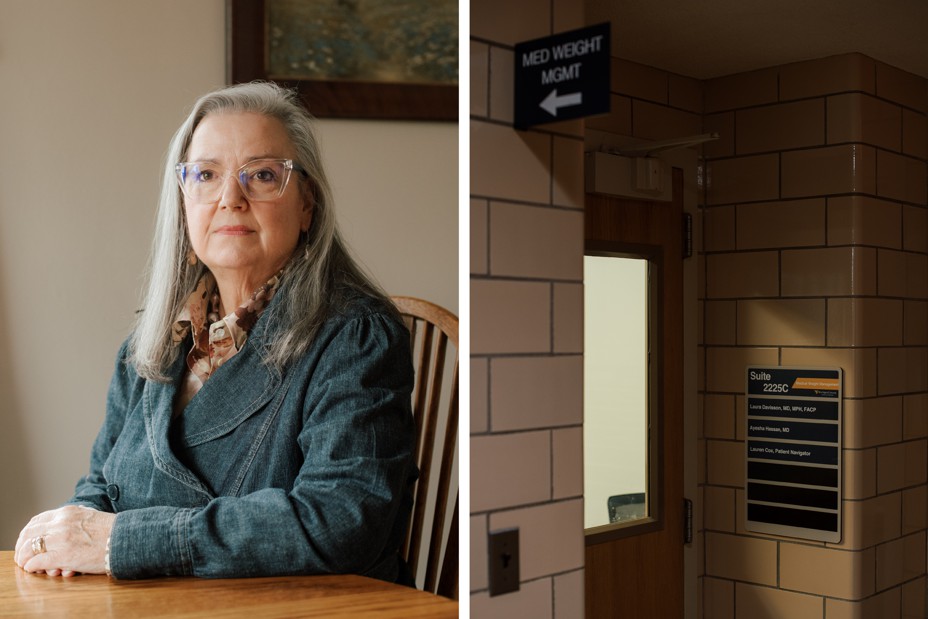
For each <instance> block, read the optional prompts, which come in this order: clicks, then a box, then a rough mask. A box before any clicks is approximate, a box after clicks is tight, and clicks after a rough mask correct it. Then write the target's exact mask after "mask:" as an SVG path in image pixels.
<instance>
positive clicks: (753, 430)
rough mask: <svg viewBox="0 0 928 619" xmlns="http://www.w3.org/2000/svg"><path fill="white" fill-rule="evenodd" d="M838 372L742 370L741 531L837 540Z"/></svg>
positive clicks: (839, 486)
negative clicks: (744, 385)
mask: <svg viewBox="0 0 928 619" xmlns="http://www.w3.org/2000/svg"><path fill="white" fill-rule="evenodd" d="M841 380H842V372H841V370H840V369H839V368H794V367H758V366H751V367H748V368H747V389H746V394H745V395H746V397H745V404H746V406H745V409H746V410H745V421H746V423H745V425H746V426H747V440H746V441H745V448H746V449H745V454H746V457H747V466H746V470H745V480H746V481H745V492H744V497H745V510H744V511H745V520H746V522H745V529H747V530H748V531H758V532H761V533H773V534H775V535H789V536H792V537H802V538H805V539H811V540H816V541H820V542H834V543H837V542H840V541H841Z"/></svg>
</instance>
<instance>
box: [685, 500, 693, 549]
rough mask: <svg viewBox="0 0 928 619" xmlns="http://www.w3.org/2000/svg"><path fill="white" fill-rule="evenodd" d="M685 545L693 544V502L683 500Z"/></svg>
mask: <svg viewBox="0 0 928 619" xmlns="http://www.w3.org/2000/svg"><path fill="white" fill-rule="evenodd" d="M683 543H684V544H692V543H693V501H692V500H690V499H683Z"/></svg>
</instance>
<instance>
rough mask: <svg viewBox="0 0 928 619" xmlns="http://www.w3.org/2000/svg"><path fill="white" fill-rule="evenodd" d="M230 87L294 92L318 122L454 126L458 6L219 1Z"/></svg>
mask: <svg viewBox="0 0 928 619" xmlns="http://www.w3.org/2000/svg"><path fill="white" fill-rule="evenodd" d="M226 11H227V20H228V24H227V37H228V41H227V53H228V58H227V73H228V75H227V77H228V81H229V82H230V83H239V82H249V81H252V80H256V79H265V80H273V81H275V82H277V83H280V84H282V85H284V86H288V87H291V88H295V89H297V91H298V92H299V93H300V96H301V97H302V99H303V102H304V103H305V104H306V106H307V107H308V108H309V111H310V112H311V113H312V114H313V115H315V116H317V117H321V118H326V117H328V118H371V119H374V118H378V119H397V120H433V121H457V119H458V3H457V0H227V5H226Z"/></svg>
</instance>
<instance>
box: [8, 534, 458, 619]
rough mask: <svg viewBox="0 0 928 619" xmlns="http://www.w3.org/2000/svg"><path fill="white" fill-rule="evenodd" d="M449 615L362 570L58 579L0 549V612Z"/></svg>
mask: <svg viewBox="0 0 928 619" xmlns="http://www.w3.org/2000/svg"><path fill="white" fill-rule="evenodd" d="M30 616H42V617H93V618H94V619H103V618H104V617H119V618H122V617H130V618H131V617H248V618H249V619H265V618H274V617H385V618H390V617H396V618H400V617H402V618H404V619H405V618H406V617H442V618H444V617H457V616H458V604H457V602H455V601H453V600H449V599H447V598H443V597H439V596H437V595H432V594H431V593H425V592H423V591H417V590H415V589H410V588H408V587H403V586H400V585H394V584H391V583H386V582H383V581H380V580H374V579H372V578H365V577H364V576H288V577H279V578H234V579H206V578H155V579H151V580H113V579H111V578H107V577H106V576H74V577H73V578H61V577H60V576H59V577H52V576H46V575H44V574H28V573H26V572H24V571H22V570H21V569H19V568H18V567H17V566H16V564H15V563H13V551H10V550H7V551H0V617H30Z"/></svg>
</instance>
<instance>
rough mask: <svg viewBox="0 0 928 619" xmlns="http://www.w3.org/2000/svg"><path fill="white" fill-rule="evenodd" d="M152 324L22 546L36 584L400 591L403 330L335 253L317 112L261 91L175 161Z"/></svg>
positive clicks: (174, 151)
mask: <svg viewBox="0 0 928 619" xmlns="http://www.w3.org/2000/svg"><path fill="white" fill-rule="evenodd" d="M167 163H168V165H167V170H166V173H165V176H164V182H163V185H162V191H161V200H160V205H159V211H158V219H157V229H156V233H155V240H154V244H153V249H152V258H151V268H150V270H151V273H150V277H149V283H148V289H147V295H146V297H145V302H144V310H143V311H142V312H140V314H139V317H138V320H137V324H136V325H135V328H134V329H133V331H132V334H131V335H130V337H129V338H128V340H127V341H126V343H125V344H124V345H123V346H122V348H121V350H120V351H119V354H118V357H117V360H116V369H115V373H114V376H113V379H112V383H111V385H110V389H109V393H108V396H107V406H106V419H105V421H104V424H103V428H102V430H101V431H100V434H99V436H98V437H97V439H96V442H95V443H94V446H93V451H92V454H91V459H90V472H89V474H88V475H87V476H86V477H84V478H83V479H81V480H80V481H79V482H78V484H77V487H76V490H75V493H74V496H73V497H72V498H71V500H70V501H69V502H68V504H67V505H65V506H64V507H61V508H59V509H56V510H52V511H48V512H44V513H42V514H39V515H38V516H35V517H34V518H33V519H32V520H31V521H30V522H29V523H28V524H27V525H26V527H25V528H24V529H23V530H22V532H21V533H20V536H19V539H18V541H17V543H16V552H15V561H16V563H17V564H18V565H19V566H21V567H22V568H23V569H25V570H26V571H29V572H45V573H46V574H50V575H53V576H54V575H63V576H70V575H73V574H76V573H107V574H111V575H112V576H113V577H116V578H143V577H150V576H158V575H194V576H207V577H231V576H265V575H276V574H314V573H326V572H330V573H337V572H353V573H359V574H364V575H368V576H372V577H376V578H380V579H383V580H389V581H403V582H408V581H409V574H408V571H407V570H406V568H405V565H404V564H403V562H402V560H401V559H400V557H399V555H398V548H399V546H400V544H401V543H402V540H403V536H404V534H405V529H406V524H407V520H408V516H409V510H410V498H409V496H410V495H409V489H410V486H411V484H412V482H413V481H414V479H415V477H416V468H415V466H414V464H413V463H412V455H411V454H412V450H413V443H414V440H415V438H414V434H415V428H414V422H413V419H412V416H411V413H410V403H409V400H410V390H411V386H412V380H413V370H412V365H411V361H410V352H409V341H408V338H409V335H408V332H407V331H406V329H405V327H404V326H403V325H402V323H401V321H400V320H399V318H398V316H397V314H396V312H395V310H394V309H393V307H392V305H391V304H390V302H389V300H388V299H387V298H385V296H384V295H383V293H382V292H381V291H380V290H379V289H378V287H377V286H376V285H375V284H373V283H372V282H371V281H370V280H369V279H368V278H367V277H365V276H364V275H363V274H362V272H361V270H360V269H359V268H358V266H357V265H356V264H355V262H354V261H353V260H352V259H351V258H350V256H349V255H348V253H347V252H346V249H345V246H344V245H343V243H342V241H341V239H340V238H339V234H338V232H337V230H336V226H335V218H334V214H333V212H332V200H331V196H330V190H329V186H328V184H327V181H326V177H325V174H324V173H323V169H322V163H321V161H320V159H319V149H318V147H317V144H316V141H315V138H314V137H313V133H312V131H311V119H310V117H309V116H308V114H307V113H306V112H305V111H304V110H303V109H302V107H301V106H300V105H299V104H298V102H296V101H295V100H294V98H293V95H292V93H290V92H288V91H285V90H282V89H280V88H278V87H276V86H274V85H272V84H267V83H252V84H245V85H239V86H233V87H229V88H225V89H222V90H219V91H217V92H214V93H211V94H208V95H206V96H204V97H203V98H201V99H200V100H199V101H198V102H197V103H196V105H195V107H194V109H193V111H192V112H191V114H190V115H189V117H188V118H187V120H186V121H185V122H184V123H183V125H182V126H181V127H180V129H179V130H178V132H177V133H176V135H175V136H174V139H173V141H172V142H171V145H170V150H169V152H168V154H167Z"/></svg>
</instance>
